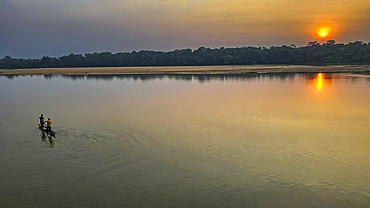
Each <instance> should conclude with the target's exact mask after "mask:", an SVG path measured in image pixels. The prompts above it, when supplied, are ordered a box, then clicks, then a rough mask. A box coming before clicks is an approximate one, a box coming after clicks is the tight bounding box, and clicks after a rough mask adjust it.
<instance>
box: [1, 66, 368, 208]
mask: <svg viewBox="0 0 370 208" xmlns="http://www.w3.org/2000/svg"><path fill="white" fill-rule="evenodd" d="M41 113H44V115H45V116H46V118H48V117H50V118H51V120H52V121H53V129H54V131H55V132H56V138H48V137H46V136H45V135H43V134H42V133H41V132H40V130H39V129H38V128H37V123H38V117H39V116H40V114H41ZM0 118H1V119H0V131H1V134H0V184H1V186H0V207H335V208H338V207H370V77H369V76H368V75H362V74H344V73H342V74H293V73H291V74H283V73H281V74H256V75H244V76H234V75H228V76H222V75H220V76H216V75H214V76H202V75H198V76H191V75H189V76H149V75H146V76H115V77H114V76H69V77H68V76H53V77H50V76H18V77H11V76H0Z"/></svg>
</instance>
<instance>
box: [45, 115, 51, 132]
mask: <svg viewBox="0 0 370 208" xmlns="http://www.w3.org/2000/svg"><path fill="white" fill-rule="evenodd" d="M46 131H47V132H51V120H50V118H48V120H47V121H46Z"/></svg>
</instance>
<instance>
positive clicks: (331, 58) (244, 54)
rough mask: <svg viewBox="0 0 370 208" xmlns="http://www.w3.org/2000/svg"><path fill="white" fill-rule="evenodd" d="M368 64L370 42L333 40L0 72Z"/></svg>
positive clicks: (124, 56) (83, 58) (97, 58)
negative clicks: (51, 69) (135, 67)
mask: <svg viewBox="0 0 370 208" xmlns="http://www.w3.org/2000/svg"><path fill="white" fill-rule="evenodd" d="M365 63H366V64H368V63H370V43H363V42H362V41H356V42H353V43H352V42H350V43H348V44H335V41H334V40H329V41H327V43H324V44H322V45H321V44H319V43H318V42H316V41H313V42H309V43H308V44H307V46H305V47H296V46H295V45H294V44H292V45H290V46H286V45H283V46H280V47H275V46H271V47H270V48H266V47H252V46H244V47H238V48H224V47H221V48H215V49H211V48H206V47H199V48H198V49H197V50H192V49H181V50H174V51H170V52H161V51H147V50H142V51H139V52H136V51H133V52H131V53H130V52H125V53H115V54H114V53H111V52H102V53H96V52H95V53H85V54H73V53H71V54H69V55H67V56H61V57H58V58H51V57H48V56H44V57H42V58H41V59H15V58H11V57H10V56H6V57H4V58H3V59H0V68H1V69H20V68H60V67H125V66H204V65H251V64H309V65H318V64H319V65H325V64H365Z"/></svg>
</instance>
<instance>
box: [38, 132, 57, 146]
mask: <svg viewBox="0 0 370 208" xmlns="http://www.w3.org/2000/svg"><path fill="white" fill-rule="evenodd" d="M41 140H42V141H43V142H45V144H47V145H49V147H50V148H53V147H54V145H55V143H54V140H53V138H52V136H49V135H48V134H45V132H42V134H41Z"/></svg>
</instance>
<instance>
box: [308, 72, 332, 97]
mask: <svg viewBox="0 0 370 208" xmlns="http://www.w3.org/2000/svg"><path fill="white" fill-rule="evenodd" d="M329 84H330V79H329V78H328V77H327V76H326V75H325V74H324V73H321V72H320V73H317V74H316V75H315V76H314V78H313V79H312V80H311V89H312V91H313V92H314V93H315V95H316V96H317V97H322V96H323V95H324V94H325V93H326V92H327V91H328V90H329Z"/></svg>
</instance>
